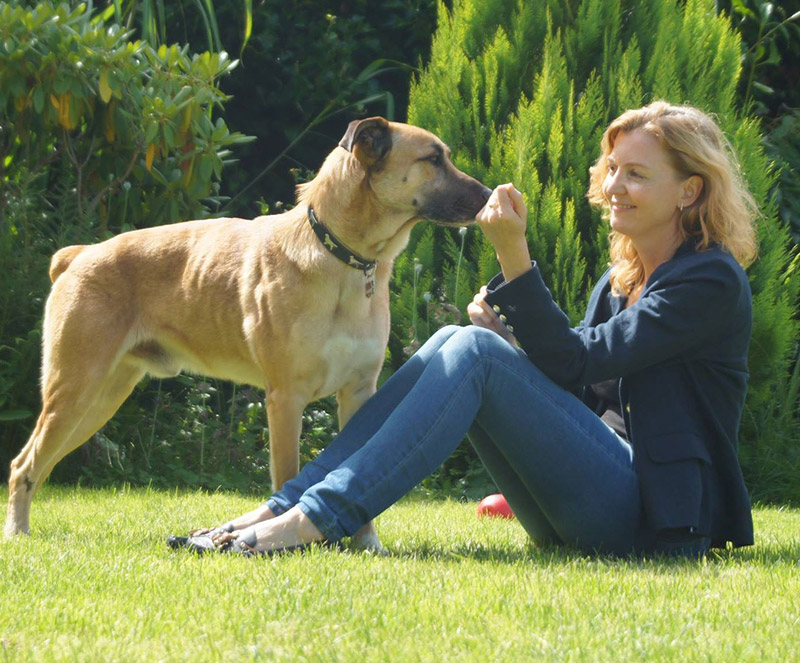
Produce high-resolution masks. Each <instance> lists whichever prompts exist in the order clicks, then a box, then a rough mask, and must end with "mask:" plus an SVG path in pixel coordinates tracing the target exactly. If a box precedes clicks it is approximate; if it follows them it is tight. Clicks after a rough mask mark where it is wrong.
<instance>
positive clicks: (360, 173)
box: [297, 149, 421, 262]
mask: <svg viewBox="0 0 800 663" xmlns="http://www.w3.org/2000/svg"><path fill="white" fill-rule="evenodd" d="M309 206H311V207H313V209H314V211H315V212H316V215H317V217H318V218H319V220H320V221H321V222H322V223H323V224H324V225H325V226H326V227H327V228H329V229H330V231H331V232H332V233H333V234H334V235H335V236H336V237H338V238H339V240H340V241H341V242H342V243H344V244H345V245H346V246H347V247H348V248H349V249H350V250H351V251H352V252H354V253H356V254H357V255H359V256H361V257H363V258H364V259H366V260H369V261H371V262H391V261H392V260H394V258H395V257H396V256H397V255H398V254H399V253H400V252H401V251H402V250H403V249H404V248H405V246H406V244H407V243H408V238H409V235H410V233H411V229H412V228H413V227H414V226H415V225H416V224H417V223H418V222H419V221H420V220H421V219H419V218H407V215H403V214H400V213H398V212H392V211H391V210H387V209H385V208H383V207H382V206H381V205H380V203H379V201H377V199H376V198H375V194H374V193H373V192H372V190H371V189H370V187H369V181H368V176H367V174H366V173H365V172H364V169H363V168H362V166H361V164H359V163H358V161H357V160H356V159H355V158H354V157H352V156H351V155H350V154H349V153H348V152H346V151H345V150H343V149H340V150H334V152H332V153H331V154H330V155H329V156H328V158H327V159H326V160H325V163H324V164H323V165H322V168H320V171H319V174H318V175H317V176H316V177H315V178H314V179H313V180H312V181H311V182H308V183H306V184H302V185H300V186H299V187H298V200H297V207H298V208H299V209H302V210H304V211H305V210H306V209H307V208H308V207H309ZM391 215H396V216H397V217H398V218H397V219H396V221H395V222H394V223H389V224H375V223H372V221H373V220H374V219H377V218H386V217H387V216H391ZM386 228H392V229H393V230H394V232H393V233H392V234H391V235H390V236H388V237H387V236H381V235H380V234H379V233H380V231H384V232H385V231H386Z"/></svg>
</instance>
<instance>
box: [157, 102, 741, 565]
mask: <svg viewBox="0 0 800 663" xmlns="http://www.w3.org/2000/svg"><path fill="white" fill-rule="evenodd" d="M589 199H590V201H591V202H592V203H593V204H595V205H597V206H598V207H600V208H602V209H603V210H604V212H605V214H606V216H607V218H608V222H609V224H610V227H611V230H610V253H611V266H610V268H609V270H608V271H607V272H606V274H605V275H604V276H603V277H602V278H601V279H600V281H599V283H598V284H597V285H596V287H595V288H594V291H593V293H592V295H591V299H590V301H589V306H588V310H587V312H586V316H585V318H584V320H583V322H582V323H581V324H580V325H579V326H578V327H574V328H573V327H571V326H570V324H569V320H568V318H567V316H566V315H565V314H564V313H563V312H562V311H561V310H560V309H559V308H558V306H557V305H556V304H555V302H554V301H553V298H552V297H551V295H550V292H549V291H548V289H547V287H546V286H545V284H544V282H543V281H542V277H541V275H540V273H539V270H538V268H537V267H536V264H535V262H534V263H532V262H531V259H530V255H529V253H528V245H527V241H526V238H525V229H526V215H527V212H526V209H525V204H524V202H523V198H522V195H521V194H520V193H519V192H518V191H517V190H516V189H515V188H514V187H513V186H512V185H510V184H507V185H503V186H500V187H498V188H497V189H496V190H495V191H494V192H493V194H492V196H491V198H490V200H489V202H488V203H487V205H486V207H485V208H484V209H483V210H482V211H481V212H480V213H479V214H478V217H477V221H478V225H479V227H480V228H481V230H482V231H483V232H484V233H485V234H486V237H487V238H488V239H489V241H490V242H491V243H492V244H493V245H494V248H495V250H496V252H497V257H498V260H499V262H500V265H501V267H502V274H500V275H498V277H496V278H495V279H494V280H493V281H492V282H491V283H489V284H488V286H487V287H485V288H482V289H481V292H480V293H478V294H477V295H476V296H475V299H474V300H473V302H472V303H471V304H470V306H469V314H470V319H471V321H472V323H473V324H472V326H469V327H446V328H444V329H441V330H439V332H437V333H436V334H435V335H434V336H433V337H431V339H430V340H429V341H428V342H427V343H426V344H425V345H424V346H423V347H422V348H420V350H419V352H418V353H417V354H416V355H415V356H414V357H412V358H411V359H410V360H409V361H408V362H407V363H406V364H405V365H404V366H403V367H402V368H401V369H400V370H399V371H397V373H395V375H394V376H392V378H391V379H390V380H388V381H387V382H386V384H385V385H384V386H383V387H382V388H381V389H380V390H379V391H378V393H376V394H375V396H373V398H372V399H371V400H370V401H368V402H367V403H366V404H365V405H364V406H363V407H362V409H361V410H360V411H359V412H358V413H357V414H356V416H355V417H354V418H353V419H352V420H351V421H350V422H349V423H348V425H347V426H346V427H345V428H344V429H343V430H342V432H341V433H340V434H339V436H338V437H337V438H336V440H334V442H333V443H332V444H331V445H330V446H329V447H328V448H327V449H326V450H325V451H324V452H323V453H322V454H320V456H319V457H318V458H317V459H315V460H314V461H312V462H311V463H309V464H308V465H306V466H305V468H304V469H303V471H302V472H301V473H300V475H299V476H298V477H297V478H296V479H294V480H293V481H290V482H289V483H287V484H286V485H285V486H284V487H283V489H282V490H280V491H278V492H277V493H275V494H274V495H273V496H272V497H271V498H270V499H269V501H268V502H267V503H266V504H265V505H264V506H263V507H261V508H259V509H256V510H255V511H253V512H251V513H249V514H245V515H244V516H241V517H240V518H237V519H236V520H234V521H231V523H228V524H227V525H226V526H224V527H222V528H219V529H217V530H213V531H211V532H209V533H208V534H206V535H203V536H199V537H193V538H189V539H188V540H187V539H185V538H180V539H179V538H178V537H172V545H180V544H185V545H188V546H189V547H190V548H193V549H195V550H206V549H216V550H222V551H238V552H243V553H245V554H254V553H264V554H271V553H274V552H276V551H280V550H285V549H287V548H296V547H298V546H303V545H306V544H309V543H310V542H313V541H323V540H328V541H336V540H339V539H341V538H343V537H345V536H348V535H351V534H353V533H354V532H356V531H357V530H358V529H359V528H360V527H361V526H362V525H363V524H364V523H366V522H367V521H369V520H370V519H371V518H374V517H375V516H377V515H378V514H379V513H381V512H382V511H383V510H384V509H386V508H387V507H388V506H390V505H391V504H393V503H394V502H395V501H397V500H398V499H399V498H400V497H401V496H403V495H404V494H405V493H406V492H408V491H409V490H410V489H411V488H412V487H413V486H415V485H416V484H417V483H418V482H419V481H420V480H421V479H422V478H423V477H425V476H426V475H427V474H428V473H430V472H431V471H433V470H434V469H436V468H437V467H438V466H439V465H440V464H441V463H442V461H443V460H444V459H445V458H447V456H448V455H449V454H450V453H452V451H453V450H454V449H455V448H456V446H457V445H458V443H459V442H460V441H461V439H462V438H463V437H464V435H465V434H468V435H469V438H470V440H471V442H472V444H473V445H474V446H475V449H476V450H477V453H478V455H479V457H480V458H481V460H482V462H483V463H484V464H485V465H486V467H487V469H488V470H489V472H490V473H491V475H492V477H493V478H494V480H495V482H496V483H497V486H498V487H499V488H500V490H501V491H502V492H503V493H504V495H505V496H506V498H507V499H508V501H509V503H510V505H511V507H512V508H513V510H514V513H515V514H516V516H517V517H518V518H519V520H520V522H521V523H522V525H523V527H525V529H526V530H527V531H528V533H529V534H530V536H531V537H532V538H533V539H534V540H535V541H538V542H545V541H546V542H551V543H556V544H566V545H572V546H577V547H578V548H579V549H581V550H584V551H607V552H611V553H617V554H626V553H629V552H633V551H638V552H644V553H665V554H677V555H686V556H692V557H695V556H698V555H703V554H705V552H706V551H707V550H708V549H709V547H711V546H724V545H726V544H727V543H728V542H731V543H732V544H733V545H734V546H742V545H749V544H751V543H752V541H753V528H752V519H751V513H750V501H749V497H748V494H747V490H746V488H745V485H744V482H743V480H742V475H741V471H740V468H739V464H738V461H737V455H736V448H737V434H738V429H739V421H740V417H741V413H742V407H743V404H744V400H745V393H746V390H747V350H748V344H749V340H750V331H751V326H752V311H751V294H750V288H749V286H748V281H747V277H746V275H745V273H744V270H743V267H744V266H746V265H747V264H748V263H749V262H750V261H752V260H753V259H754V257H755V253H756V242H755V237H754V231H753V220H754V217H755V216H756V210H755V206H754V204H753V201H752V198H751V197H750V195H749V194H748V192H747V189H746V187H745V185H744V184H743V182H742V181H741V178H740V177H739V174H738V168H737V165H736V161H735V158H734V157H733V155H732V151H731V149H730V146H729V145H728V143H727V142H726V140H725V138H724V137H723V135H722V133H721V131H720V130H719V128H718V127H717V125H716V124H715V122H714V121H713V120H712V119H711V118H710V117H709V116H708V115H705V114H704V113H702V112H700V111H698V110H696V109H694V108H690V107H685V106H672V105H669V104H666V103H663V102H656V103H653V104H650V105H648V106H645V107H643V108H640V109H636V110H631V111H628V112H626V113H624V114H623V115H621V116H620V117H619V118H617V119H616V120H614V122H612V123H611V125H610V126H609V127H608V129H607V130H606V132H605V134H604V136H603V141H602V154H601V156H600V158H599V159H598V161H597V163H596V164H595V166H594V167H593V168H592V169H591V185H590V189H589Z"/></svg>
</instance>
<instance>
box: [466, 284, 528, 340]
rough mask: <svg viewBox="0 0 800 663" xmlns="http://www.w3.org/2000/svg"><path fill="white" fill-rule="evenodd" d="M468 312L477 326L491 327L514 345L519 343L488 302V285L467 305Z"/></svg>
mask: <svg viewBox="0 0 800 663" xmlns="http://www.w3.org/2000/svg"><path fill="white" fill-rule="evenodd" d="M467 314H468V315H469V319H470V321H471V322H472V324H473V325H475V326H476V327H483V328H484V329H489V330H491V331H493V332H495V333H496V334H499V335H500V336H502V337H503V338H504V339H506V340H507V341H508V342H509V343H511V344H512V345H516V344H517V339H515V338H514V335H513V334H512V333H511V332H510V331H508V328H507V327H506V326H505V325H504V324H503V323H502V322H500V319H499V318H498V317H497V314H496V313H495V312H494V311H493V310H492V307H491V306H489V304H487V303H486V286H483V287H482V288H481V289H480V292H478V294H476V295H475V296H474V297H473V298H472V301H471V302H470V303H469V304H468V305H467Z"/></svg>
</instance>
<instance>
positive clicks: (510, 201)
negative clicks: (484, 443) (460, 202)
mask: <svg viewBox="0 0 800 663" xmlns="http://www.w3.org/2000/svg"><path fill="white" fill-rule="evenodd" d="M475 220H476V221H477V222H478V227H479V228H480V229H481V230H482V231H483V234H484V235H486V239H488V240H489V241H490V242H491V243H492V246H494V249H495V251H496V252H497V259H498V261H499V262H500V266H501V268H502V270H503V276H504V277H505V279H506V281H510V280H511V279H514V278H516V277H517V276H520V275H521V274H523V273H525V272H527V271H528V270H529V269H530V268H531V258H530V253H529V252H528V243H527V240H526V239H525V230H526V229H527V226H528V209H527V208H526V206H525V200H524V199H523V197H522V194H521V193H520V192H519V191H517V189H516V188H515V187H514V185H513V184H510V183H509V184H501V185H500V186H498V187H497V188H496V189H495V190H494V191H492V195H491V196H489V200H488V201H487V202H486V205H484V207H483V209H481V211H480V212H478V214H477V215H476V217H475Z"/></svg>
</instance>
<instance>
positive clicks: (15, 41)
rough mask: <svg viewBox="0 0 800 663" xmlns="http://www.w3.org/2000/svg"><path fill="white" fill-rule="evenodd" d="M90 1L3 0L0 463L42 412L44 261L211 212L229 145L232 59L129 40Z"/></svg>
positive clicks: (237, 138) (233, 136)
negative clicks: (73, 247)
mask: <svg viewBox="0 0 800 663" xmlns="http://www.w3.org/2000/svg"><path fill="white" fill-rule="evenodd" d="M106 18H107V17H104V16H103V15H98V16H94V15H92V14H91V13H90V12H89V11H87V8H86V5H78V6H76V7H74V8H70V7H69V6H68V5H66V4H60V5H55V4H53V3H51V2H41V3H39V4H37V5H36V6H35V7H31V8H27V7H22V6H19V5H16V4H9V3H5V2H0V260H1V261H2V265H3V271H2V273H0V420H2V421H4V422H9V423H7V425H6V426H4V428H5V430H4V436H3V437H4V439H3V448H2V452H0V462H2V465H3V466H4V467H5V466H6V464H7V460H8V459H9V458H10V457H11V455H12V454H13V452H14V451H15V450H16V448H18V447H19V446H20V445H21V442H22V441H23V437H24V436H25V435H26V434H27V432H29V430H30V426H31V423H32V422H31V415H32V414H33V413H34V412H36V411H37V410H38V408H39V404H38V394H37V393H36V389H35V385H36V384H37V374H38V363H39V358H38V357H39V349H38V346H39V343H40V332H39V320H40V318H41V313H42V310H43V303H44V298H45V295H46V293H47V290H48V285H49V284H48V281H47V264H48V261H49V257H50V255H52V253H53V252H54V251H55V250H56V249H57V248H59V247H61V246H64V245H67V244H77V243H86V242H93V241H97V240H101V239H105V238H107V237H109V236H110V235H111V234H115V233H118V232H121V231H124V230H130V229H132V228H137V227H143V226H151V225H158V224H163V223H169V222H172V221H177V220H182V219H186V218H193V217H194V218H196V217H200V216H207V215H209V213H210V211H211V207H212V206H214V205H218V204H219V203H220V202H221V199H220V197H219V179H220V175H221V171H222V168H223V165H224V164H225V163H227V162H228V161H229V157H230V151H229V148H230V147H231V146H233V145H236V144H239V143H242V142H244V141H246V140H247V139H246V138H245V137H244V136H243V135H241V134H238V133H232V132H230V131H229V130H228V127H227V126H226V124H225V122H224V121H223V120H222V119H221V118H218V117H215V111H216V110H217V109H218V108H220V107H221V106H222V104H223V103H224V102H225V100H226V96H225V95H224V94H223V93H222V92H220V90H219V88H218V87H217V80H218V79H219V78H220V77H221V76H223V75H225V74H227V73H228V72H230V71H231V70H232V69H233V67H234V66H235V64H236V63H235V62H231V61H230V60H229V59H228V58H227V56H226V55H225V54H224V53H203V54H201V55H190V54H189V52H188V49H187V48H185V47H184V48H180V47H178V46H170V47H167V46H161V47H159V48H158V49H154V48H152V47H151V46H149V45H148V44H147V43H145V42H141V41H131V40H130V39H129V35H128V34H127V33H125V32H124V31H123V30H122V29H121V28H120V27H119V26H117V25H109V24H108V23H107V21H106Z"/></svg>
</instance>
